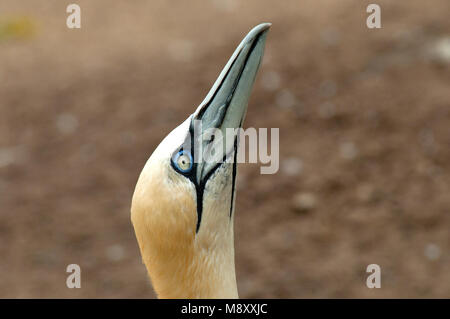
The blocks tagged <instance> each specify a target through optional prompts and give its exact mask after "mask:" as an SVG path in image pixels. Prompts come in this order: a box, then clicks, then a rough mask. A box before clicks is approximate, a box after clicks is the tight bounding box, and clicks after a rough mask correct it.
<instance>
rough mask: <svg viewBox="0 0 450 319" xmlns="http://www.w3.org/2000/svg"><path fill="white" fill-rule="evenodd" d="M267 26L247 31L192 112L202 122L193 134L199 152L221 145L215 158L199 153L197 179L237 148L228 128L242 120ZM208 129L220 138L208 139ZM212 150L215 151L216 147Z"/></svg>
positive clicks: (238, 124) (202, 179) (259, 60)
mask: <svg viewBox="0 0 450 319" xmlns="http://www.w3.org/2000/svg"><path fill="white" fill-rule="evenodd" d="M270 26H271V24H270V23H262V24H260V25H258V26H256V27H254V28H253V29H252V30H251V31H250V32H249V33H248V34H247V36H246V37H245V38H244V39H243V40H242V42H241V43H240V44H239V46H238V47H237V48H236V50H235V51H234V53H233V55H232V56H231V58H230V60H229V61H228V63H227V64H226V65H225V68H224V69H223V70H222V72H221V73H220V75H219V77H218V78H217V80H216V82H215V83H214V85H213V87H212V88H211V90H210V91H209V93H208V95H207V96H206V98H205V99H204V100H203V102H202V103H201V104H200V106H199V107H198V108H197V110H196V111H195V113H194V114H193V117H192V120H193V121H195V120H196V121H195V122H196V123H197V124H198V123H201V129H200V131H201V134H199V135H198V136H195V137H194V138H195V141H194V143H196V145H201V146H202V148H201V149H202V150H203V151H202V152H205V151H208V150H210V149H211V146H212V145H213V144H214V145H217V143H219V142H220V143H221V146H223V147H222V150H223V152H222V153H221V154H220V152H219V153H218V154H217V153H216V154H215V156H214V160H211V158H209V160H205V156H203V155H204V154H201V156H202V159H203V160H202V161H201V163H199V164H198V167H197V172H196V173H197V176H196V179H197V181H198V182H200V181H205V176H209V174H210V173H211V172H212V171H213V170H214V168H215V167H217V165H218V163H220V161H223V160H224V159H225V158H226V156H227V155H228V154H230V153H232V151H233V149H234V150H235V151H237V140H236V137H235V135H232V136H230V135H229V132H232V130H227V129H234V131H236V129H237V128H240V127H241V126H242V123H243V122H244V118H245V114H246V112H247V105H248V100H249V97H250V93H251V90H252V87H253V83H254V81H255V77H256V73H257V71H258V68H259V65H260V63H261V60H262V57H263V54H264V46H265V42H266V36H267V32H268V30H269V28H270ZM211 129H216V130H220V131H221V133H222V138H223V140H222V141H220V140H218V139H217V136H214V137H215V138H211V136H210V133H211V132H212V130H211ZM230 139H232V141H230ZM227 140H228V141H227ZM197 143H200V144H197ZM208 147H209V148H208ZM215 151H216V152H217V149H216V150H215ZM198 155H200V154H198Z"/></svg>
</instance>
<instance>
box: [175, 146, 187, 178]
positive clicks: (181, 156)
mask: <svg viewBox="0 0 450 319" xmlns="http://www.w3.org/2000/svg"><path fill="white" fill-rule="evenodd" d="M173 164H174V165H175V167H176V168H177V169H178V170H179V171H180V172H181V173H188V172H189V171H190V170H191V169H192V156H191V153H189V152H188V151H185V150H180V151H179V152H178V153H176V154H175V156H174V158H173Z"/></svg>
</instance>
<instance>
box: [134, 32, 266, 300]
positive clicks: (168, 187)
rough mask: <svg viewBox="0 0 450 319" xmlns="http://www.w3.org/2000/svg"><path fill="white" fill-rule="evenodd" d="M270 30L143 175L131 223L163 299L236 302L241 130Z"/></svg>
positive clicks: (246, 46) (253, 38)
mask: <svg viewBox="0 0 450 319" xmlns="http://www.w3.org/2000/svg"><path fill="white" fill-rule="evenodd" d="M269 27H270V24H269V23H264V24H260V25H258V26H256V27H255V28H253V29H252V30H251V31H250V32H249V33H248V35H247V36H246V37H245V38H244V39H243V40H242V42H241V43H240V44H239V46H238V47H237V49H236V50H235V52H234V53H233V55H232V56H231V58H230V60H229V61H228V63H227V64H226V66H225V68H224V69H223V70H222V72H221V73H220V75H219V77H218V79H217V80H216V82H215V83H214V85H213V87H212V88H211V90H210V91H209V93H208V94H207V96H206V98H205V99H204V100H203V102H202V103H201V104H200V106H198V108H197V109H196V110H195V112H194V113H193V114H191V115H190V116H189V117H188V118H187V119H186V120H185V121H184V122H183V123H182V124H181V125H180V126H178V127H177V128H175V129H174V130H173V131H172V132H170V133H169V134H168V135H167V136H166V138H164V140H163V141H162V142H161V143H160V144H159V146H158V147H157V148H156V149H155V151H154V152H153V154H152V155H151V156H150V158H149V159H148V161H147V163H146V164H145V167H144V169H143V170H142V172H141V175H140V177H139V180H138V182H137V185H136V189H135V192H134V195H133V200H132V207H131V219H132V222H133V226H134V229H135V233H136V237H137V240H138V243H139V247H140V250H141V254H142V257H143V260H144V263H145V265H146V267H147V270H148V272H149V275H150V278H151V280H152V283H153V286H154V288H155V291H156V292H157V294H158V295H159V297H163V298H207V297H208V298H211V297H222V298H231V297H237V289H236V278H235V270H234V240H233V217H234V214H233V212H234V200H235V184H236V173H237V163H236V155H237V151H238V145H239V134H237V129H239V128H241V127H242V123H243V121H244V118H245V114H246V111H247V104H248V99H249V96H250V92H251V89H252V87H253V83H254V80H255V76H256V73H257V71H258V68H259V65H260V62H261V59H262V56H263V52H264V45H265V40H266V35H267V31H268V29H269Z"/></svg>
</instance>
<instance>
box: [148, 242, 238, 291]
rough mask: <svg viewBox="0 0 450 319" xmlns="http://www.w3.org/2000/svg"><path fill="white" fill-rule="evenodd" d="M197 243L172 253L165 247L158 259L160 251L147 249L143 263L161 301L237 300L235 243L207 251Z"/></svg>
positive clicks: (176, 248) (173, 248)
mask: <svg viewBox="0 0 450 319" xmlns="http://www.w3.org/2000/svg"><path fill="white" fill-rule="evenodd" d="M197 239H198V238H196V240H194V242H193V243H191V244H188V245H183V244H181V245H177V246H173V247H170V248H169V249H170V250H169V251H168V247H167V246H166V247H165V250H166V251H165V253H164V254H158V255H157V256H155V254H154V253H155V252H156V251H159V249H158V248H156V247H153V248H151V245H148V246H147V245H146V247H144V250H143V259H144V262H145V264H146V267H147V270H148V273H149V275H150V278H151V281H152V284H153V287H154V289H155V291H156V293H157V294H158V297H159V298H163V299H174V298H183V299H184V298H187V299H193V298H195V299H197V298H224V299H227V298H238V292H237V285H236V273H235V264H234V244H233V241H231V242H229V243H224V242H222V243H220V244H219V245H217V246H216V247H211V246H210V245H208V247H205V246H204V245H203V240H197ZM203 239H204V238H203ZM155 248H156V249H155Z"/></svg>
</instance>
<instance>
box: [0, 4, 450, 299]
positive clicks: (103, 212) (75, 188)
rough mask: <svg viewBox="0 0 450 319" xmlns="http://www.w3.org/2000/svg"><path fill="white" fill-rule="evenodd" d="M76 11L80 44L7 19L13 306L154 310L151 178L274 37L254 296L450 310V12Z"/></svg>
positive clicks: (4, 74) (243, 246) (2, 232)
mask: <svg viewBox="0 0 450 319" xmlns="http://www.w3.org/2000/svg"><path fill="white" fill-rule="evenodd" d="M74 2H76V3H77V4H79V5H80V6H81V10H82V12H81V17H82V21H81V23H82V24H81V26H82V28H81V29H80V30H76V29H74V30H70V29H68V28H67V27H66V17H67V15H68V14H67V13H66V6H67V5H68V4H70V3H72V1H70V2H69V1H57V0H48V1H39V2H37V1H31V0H28V1H14V0H6V1H5V0H2V1H1V2H0V81H1V82H0V112H1V113H0V297H9V298H16V297H45V298H47V297H63V298H66V297H76V298H78V297H86V298H99V297H114V298H115V297H125V298H128V297H137V298H147V297H154V294H153V292H152V288H151V285H150V283H149V280H148V277H147V273H146V270H145V267H144V265H143V264H142V262H141V259H140V254H139V250H138V246H137V242H136V240H135V237H134V232H133V229H132V226H131V223H130V217H129V210H130V201H131V196H132V193H133V191H134V186H135V183H136V181H137V178H138V175H139V173H140V170H141V169H142V167H143V165H144V163H145V161H146V160H147V158H148V157H149V155H150V154H151V153H152V151H153V150H154V148H155V147H156V146H157V144H158V143H159V142H160V141H161V140H162V138H163V137H164V136H165V135H166V134H167V133H168V132H170V131H171V130H172V129H173V128H174V127H175V126H177V125H178V124H179V123H180V122H181V121H182V120H184V119H185V118H186V117H187V116H188V115H189V114H190V113H191V112H193V110H194V109H195V108H196V107H197V105H198V104H199V103H200V102H201V101H202V99H203V97H204V96H205V94H206V93H207V92H208V90H209V88H210V86H211V85H212V83H213V82H214V80H215V78H216V77H217V75H218V74H219V72H220V70H221V69H222V67H223V66H224V64H225V63H226V61H227V60H228V58H229V56H230V55H231V53H232V52H233V50H234V48H235V47H236V45H237V44H238V43H239V41H240V40H241V39H242V37H243V36H244V35H245V34H246V33H247V32H248V31H249V30H250V29H251V28H252V27H253V26H255V25H256V24H258V23H260V22H272V23H273V26H272V29H271V31H270V33H269V36H268V40H267V49H266V56H265V60H264V63H263V65H262V68H261V69H260V73H259V75H258V78H257V81H256V84H255V87H254V90H253V94H252V98H251V100H250V105H249V111H248V114H247V120H246V123H245V125H246V126H247V127H249V126H252V127H256V128H258V127H267V128H271V127H279V128H280V171H279V172H278V173H277V174H276V175H260V174H259V165H255V164H241V165H240V167H239V170H240V171H239V180H238V194H237V202H236V203H237V207H236V220H235V229H236V230H235V232H236V238H235V240H236V242H235V246H236V268H237V276H238V287H239V291H240V296H241V297H244V298H247V297H256V298H260V297H275V298H279V297H280V298H308V297H312V298H316V297H344V298H347V297H363V298H364V297H386V298H391V297H447V298H448V297H450V254H449V246H450V235H449V229H450V163H449V160H450V19H449V13H450V2H449V1H448V0H434V1H431V2H426V1H423V0H408V1H406V0H404V1H377V2H376V3H378V4H379V5H380V6H381V10H382V13H381V19H382V29H368V28H367V27H366V17H367V16H368V13H366V7H367V5H368V4H369V3H371V2H369V1H359V0H354V1H333V0H327V1H312V0H310V1H278V2H275V1H261V0H246V1H238V0H234V1H224V0H214V1H197V0H196V1H192V0H190V1H163V0H152V1H127V2H126V1H106V0H105V1H87V0H78V1H74ZM71 263H76V264H79V265H80V266H81V268H82V288H81V289H68V288H67V287H66V283H65V282H66V276H67V275H68V274H67V273H66V272H65V269H66V266H67V265H68V264H71ZM371 263H376V264H379V265H380V266H381V270H382V288H381V289H368V288H367V287H366V285H365V281H366V277H367V275H368V274H366V272H365V269H366V267H367V265H368V264H371Z"/></svg>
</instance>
